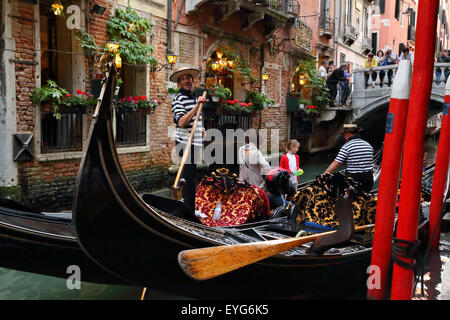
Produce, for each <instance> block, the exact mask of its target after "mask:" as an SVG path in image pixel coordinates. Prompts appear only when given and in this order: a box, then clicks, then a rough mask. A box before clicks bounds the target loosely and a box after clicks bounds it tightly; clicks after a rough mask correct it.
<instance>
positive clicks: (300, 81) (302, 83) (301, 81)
mask: <svg viewBox="0 0 450 320" xmlns="http://www.w3.org/2000/svg"><path fill="white" fill-rule="evenodd" d="M298 83H299V84H300V85H301V86H302V87H303V86H304V85H305V83H306V80H305V78H304V77H303V76H300V78H298Z"/></svg>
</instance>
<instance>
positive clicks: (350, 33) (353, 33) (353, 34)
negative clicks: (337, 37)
mask: <svg viewBox="0 0 450 320" xmlns="http://www.w3.org/2000/svg"><path fill="white" fill-rule="evenodd" d="M344 36H345V37H348V38H352V39H354V40H356V39H357V38H358V31H357V30H356V28H355V27H354V26H352V25H350V24H346V25H345V31H344Z"/></svg>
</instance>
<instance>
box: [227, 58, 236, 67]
mask: <svg viewBox="0 0 450 320" xmlns="http://www.w3.org/2000/svg"><path fill="white" fill-rule="evenodd" d="M227 63H228V66H229V67H230V68H233V66H234V61H233V60H230V61H228V62H227Z"/></svg>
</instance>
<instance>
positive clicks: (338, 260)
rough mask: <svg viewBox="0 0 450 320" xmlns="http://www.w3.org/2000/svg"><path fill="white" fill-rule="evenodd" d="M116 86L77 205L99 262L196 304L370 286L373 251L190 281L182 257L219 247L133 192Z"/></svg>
mask: <svg viewBox="0 0 450 320" xmlns="http://www.w3.org/2000/svg"><path fill="white" fill-rule="evenodd" d="M111 72H112V73H114V72H115V70H114V69H112V70H111ZM112 87H114V85H113V77H111V76H110V77H108V80H107V83H106V86H105V94H104V97H103V100H102V103H101V106H100V110H99V113H98V117H97V118H96V119H95V120H94V121H93V124H92V126H91V129H90V133H89V138H88V141H89V142H88V147H87V149H86V151H85V153H84V156H83V160H82V163H81V167H80V171H79V175H78V177H77V183H76V189H75V196H74V202H73V214H74V226H75V230H76V234H77V237H78V240H79V242H80V245H81V247H82V249H83V250H84V251H85V252H86V253H87V255H88V256H89V257H90V258H91V259H93V260H94V261H96V262H97V263H98V264H99V265H101V266H103V267H104V268H105V269H107V270H109V271H110V272H111V273H112V274H114V275H115V276H117V277H119V278H122V279H124V280H128V281H130V282H131V283H133V284H136V285H140V286H145V287H149V288H150V289H152V288H153V289H156V290H160V291H163V292H168V293H171V294H176V295H180V296H188V297H195V298H280V297H290V296H296V295H301V294H304V293H308V292H314V291H316V290H321V289H323V288H328V289H329V288H333V287H334V288H345V287H353V288H358V289H360V288H361V287H364V285H365V278H366V277H367V274H366V269H367V266H368V265H369V262H370V249H366V250H361V251H359V252H355V253H352V254H348V255H324V256H319V257H313V256H307V255H305V256H296V257H286V256H277V257H273V258H269V259H266V260H264V261H261V262H259V263H256V264H253V265H250V266H247V267H245V268H242V269H239V270H236V271H234V272H231V273H229V274H226V275H223V276H220V277H217V278H215V279H211V280H208V281H203V282H201V281H196V280H193V279H191V278H189V277H188V276H186V275H185V274H184V273H183V271H182V270H181V268H180V267H179V266H178V262H177V256H178V253H179V252H180V251H182V250H186V249H191V248H199V247H206V246H211V245H215V244H217V243H214V241H208V240H207V239H205V238H202V237H200V236H198V235H196V234H194V233H191V232H188V231H186V230H182V229H180V228H178V227H176V226H174V225H172V224H170V223H169V222H168V221H167V220H165V219H164V218H163V217H162V216H161V215H160V214H158V212H157V211H156V210H155V209H153V208H151V207H149V206H148V205H146V204H145V202H144V201H143V200H142V198H140V197H139V196H138V195H137V193H136V192H135V191H134V189H133V188H132V187H131V185H130V184H129V182H128V180H127V179H126V177H125V175H124V173H123V171H122V168H121V166H120V163H119V160H118V156H117V153H116V149H115V145H114V140H113V134H112V123H111V100H112V94H113V93H112V90H111V88H112Z"/></svg>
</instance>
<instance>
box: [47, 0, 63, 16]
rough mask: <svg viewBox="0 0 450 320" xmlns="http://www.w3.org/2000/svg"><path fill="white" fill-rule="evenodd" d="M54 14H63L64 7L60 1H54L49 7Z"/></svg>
mask: <svg viewBox="0 0 450 320" xmlns="http://www.w3.org/2000/svg"><path fill="white" fill-rule="evenodd" d="M50 10H52V11H53V14H54V15H55V16H61V15H62V14H63V10H64V7H63V5H62V4H61V3H60V2H55V3H53V4H52V6H51V9H50Z"/></svg>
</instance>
